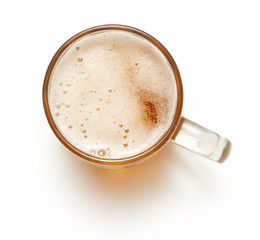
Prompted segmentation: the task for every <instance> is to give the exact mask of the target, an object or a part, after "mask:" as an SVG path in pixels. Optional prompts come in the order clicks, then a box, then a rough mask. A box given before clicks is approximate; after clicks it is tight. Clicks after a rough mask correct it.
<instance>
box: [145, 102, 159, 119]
mask: <svg viewBox="0 0 260 240" xmlns="http://www.w3.org/2000/svg"><path fill="white" fill-rule="evenodd" d="M143 104H144V106H145V108H144V112H145V118H146V120H148V121H150V122H152V123H157V122H158V120H157V110H156V107H155V105H154V103H152V102H150V101H143Z"/></svg>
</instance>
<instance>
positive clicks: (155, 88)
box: [49, 30, 177, 159]
mask: <svg viewBox="0 0 260 240" xmlns="http://www.w3.org/2000/svg"><path fill="white" fill-rule="evenodd" d="M176 98H177V89H176V82H175V77H174V73H173V71H172V69H171V66H170V64H169V62H168V60H167V59H166V57H165V56H164V55H163V54H162V53H161V51H160V50H159V49H158V48H157V47H156V46H155V45H154V44H153V43H151V42H150V41H148V40H146V39H145V38H143V37H141V36H139V35H137V34H135V33H131V32H127V31H123V30H104V31H100V32H95V33H92V34H88V35H86V36H84V37H82V38H80V39H79V40H78V41H76V42H74V43H73V44H72V45H70V46H69V47H68V48H67V49H66V51H65V52H64V53H63V55H62V56H61V57H60V59H59V60H58V61H57V63H56V66H55V68H54V70H53V72H52V76H51V79H50V85H49V107H50V111H51V114H52V116H53V119H54V122H55V124H56V126H57V127H58V129H59V131H60V132H61V133H62V135H63V136H64V137H65V138H66V139H67V141H69V142H70V143H71V144H72V145H74V146H75V147H76V148H77V149H79V150H81V151H83V152H85V153H87V154H90V155H93V156H98V157H101V158H107V159H120V158H127V157H131V156H134V155H137V154H140V153H142V152H144V151H146V150H148V149H149V148H151V147H152V146H154V145H155V144H156V143H157V142H158V140H159V139H160V138H161V137H162V136H163V135H164V134H165V133H166V132H167V130H168V129H169V127H170V125H171V123H172V120H173V118H174V114H175V110H176Z"/></svg>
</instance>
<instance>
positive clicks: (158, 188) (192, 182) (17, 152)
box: [0, 0, 260, 240]
mask: <svg viewBox="0 0 260 240" xmlns="http://www.w3.org/2000/svg"><path fill="white" fill-rule="evenodd" d="M259 4H260V3H259V1H258V0H256V1H253V0H244V1H240V0H236V1H232V0H219V1H210V0H205V1H203V0H197V1H187V0H186V1H185V0H179V1H163V0H161V1H157V2H155V1H142V0H139V1H136V0H132V1H115V0H107V1H97V0H96V1H88V0H85V1H77V0H74V1H54V0H52V1H26V0H24V1H5V2H2V3H1V6H0V11H1V14H0V22H1V38H0V41H1V55H0V56H1V57H0V61H1V71H0V73H1V85H0V87H1V94H0V98H1V99H0V100H1V118H0V121H1V124H0V127H1V132H0V133H1V139H2V141H1V161H0V164H1V165H0V194H1V196H0V221H1V223H0V238H1V239H3V240H5V239H26V240H29V239H63V240H65V239H79V240H81V239H91V240H96V239H97V240H99V239H108V240H109V239H113V240H114V239H138V240H139V239H142V240H146V239H149V240H153V239H171V240H172V239H178V240H182V239H200V240H204V239H205V240H206V239H207V240H208V239H211V240H213V239H250V240H254V239H260V229H259V221H260V220H259V216H260V194H259V192H260V188H259V183H260V174H259V171H260V157H259V148H260V145H259V144H260V141H259V135H260V127H259V124H260V114H259V112H260V108H259V103H260V85H259V82H260V14H259V12H260V5H259ZM107 23H117V24H125V25H130V26H133V27H137V28H140V29H142V30H144V31H146V32H148V33H150V34H151V35H153V36H154V37H155V38H157V39H158V40H159V41H161V42H162V43H163V44H164V45H165V47H166V48H167V49H168V50H169V51H170V52H171V54H172V56H173V57H174V59H175V61H176V62H177V65H178V67H179V70H180V72H181V75H182V80H183V85H184V111H183V115H184V116H186V117H188V118H190V119H192V120H194V121H195V122H198V123H199V124H201V125H203V126H205V127H207V128H209V129H212V130H214V131H216V132H218V133H220V134H222V135H223V136H225V137H227V138H229V139H230V140H231V141H232V143H233V149H232V152H231V155H230V157H229V159H228V160H227V161H226V162H225V163H224V164H218V163H214V162H211V161H208V160H207V159H204V158H202V157H199V156H196V155H194V154H193V153H190V152H187V151H186V150H184V149H182V148H180V147H178V146H175V145H174V144H170V143H169V144H168V145H167V146H166V147H165V148H164V149H163V150H162V151H161V152H160V153H158V154H157V155H156V156H154V157H153V158H151V159H150V160H148V161H147V162H145V163H143V164H141V165H139V166H137V167H132V168H128V169H121V170H106V169H100V168H96V167H92V166H88V165H83V164H82V163H81V162H80V161H79V160H78V159H76V158H75V157H74V156H72V154H71V153H69V152H68V151H67V150H66V149H65V148H64V147H63V146H62V145H61V144H60V142H59V141H58V140H57V139H56V137H55V136H54V134H53V133H52V131H51V129H50V127H49V125H48V123H47V120H46V118H45V115H44V111H43V107H42V99H41V94H42V92H41V91H42V83H43V78H44V75H45V71H46V69H47V66H48V64H49V62H50V60H51V58H52V56H53V55H54V53H55V52H56V50H57V49H58V48H59V47H60V45H61V44H62V43H63V42H65V41H66V40H67V39H68V38H70V37H71V36H73V35H74V34H76V33H77V32H79V31H81V30H84V29H86V28H89V27H92V26H95V25H100V24H107Z"/></svg>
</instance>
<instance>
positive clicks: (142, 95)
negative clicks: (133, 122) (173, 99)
mask: <svg viewBox="0 0 260 240" xmlns="http://www.w3.org/2000/svg"><path fill="white" fill-rule="evenodd" d="M137 94H138V96H139V104H140V105H139V106H140V113H141V120H142V122H143V123H145V125H147V126H155V125H156V124H157V123H160V122H163V120H164V118H165V116H166V115H167V113H168V111H169V106H168V99H167V98H166V97H164V96H163V95H162V94H159V93H154V92H152V91H148V90H146V89H141V90H139V91H138V92H137Z"/></svg>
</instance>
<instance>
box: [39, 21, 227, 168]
mask: <svg viewBox="0 0 260 240" xmlns="http://www.w3.org/2000/svg"><path fill="white" fill-rule="evenodd" d="M115 31H117V33H118V32H119V33H120V34H121V35H120V37H117V36H116V35H115V36H114V35H113V34H114V33H115ZM102 34H103V35H102ZM105 34H107V35H105ZM109 34H110V35H109ZM127 34H128V35H127ZM129 34H130V35H129ZM131 34H132V35H131ZM102 36H103V37H104V39H105V37H106V36H108V39H109V37H110V39H114V40H115V41H117V40H118V39H119V38H123V37H125V36H126V38H125V42H127V39H128V37H130V39H131V37H133V39H131V41H132V42H133V43H130V40H129V39H128V40H129V44H134V45H133V46H134V48H131V47H129V46H132V45H129V46H128V48H129V49H130V50H129V51H128V55H129V56H130V55H131V54H132V52H134V51H135V49H138V48H139V49H141V50H142V49H146V50H145V51H144V50H142V54H146V53H148V52H149V51H151V56H154V55H155V54H157V55H158V56H159V57H160V58H162V61H164V63H163V64H164V65H165V66H162V68H163V69H164V68H165V69H168V70H167V71H169V73H168V75H167V74H164V73H161V75H160V76H166V77H165V78H167V76H170V75H171V74H172V76H173V77H172V80H167V79H163V81H168V82H169V84H172V85H170V86H174V89H175V95H176V96H175V97H174V101H173V102H172V103H171V104H170V105H169V106H170V107H171V108H170V110H166V111H165V113H164V115H165V116H166V115H167V114H168V115H169V114H170V113H169V112H172V115H170V116H168V115H167V118H168V119H167V122H168V123H167V124H168V125H167V124H165V126H164V128H165V129H163V130H158V131H161V132H159V135H158V133H157V135H158V136H157V138H156V139H154V142H153V143H150V145H149V144H147V146H145V143H144V146H145V147H144V148H143V149H142V150H140V151H139V152H138V151H137V150H136V149H137V148H138V146H136V149H134V148H133V149H132V150H131V151H132V152H133V153H132V154H130V153H129V152H131V151H130V150H129V151H128V148H130V143H129V145H128V144H127V143H124V144H123V145H124V147H125V148H124V150H123V151H121V152H125V155H122V154H121V155H120V154H119V155H118V156H117V157H115V155H114V156H113V155H112V157H111V156H109V154H107V153H108V152H109V147H107V149H105V148H102V149H100V150H98V149H96V150H95V149H92V150H90V151H89V150H84V149H83V148H82V147H78V145H77V144H76V143H77V141H79V140H77V141H76V140H75V141H74V142H73V141H72V140H71V138H69V137H68V136H69V135H67V132H68V134H70V133H69V131H72V125H69V126H68V129H67V130H62V126H61V124H60V122H59V121H58V120H55V117H56V118H58V117H61V116H58V115H59V112H55V113H54V110H52V109H53V108H54V107H52V105H53V104H54V103H53V100H52V97H53V98H54V97H55V96H57V92H58V91H60V90H57V91H56V90H55V85H54V84H56V85H58V84H57V83H55V82H54V80H53V79H54V78H55V77H56V78H57V79H59V75H57V74H58V73H59V74H60V75H61V76H63V77H65V78H66V77H68V76H66V71H65V70H63V68H64V66H63V65H61V64H60V66H59V63H60V62H61V61H62V59H63V58H64V59H65V57H64V56H66V54H67V55H69V54H72V55H71V56H73V57H75V56H74V55H73V54H75V53H76V52H77V50H80V49H79V48H80V47H79V46H78V45H79V43H80V41H81V40H82V39H83V40H84V39H87V38H89V39H91V37H92V39H93V37H94V38H96V40H91V41H92V42H90V43H89V46H93V47H89V49H88V52H87V53H88V54H90V53H91V51H92V52H93V49H94V47H95V46H98V47H101V48H102V49H105V47H104V46H105V45H104V46H103V45H102V41H105V40H102V39H101V37H102ZM113 37H114V38H113ZM117 38H118V39H117ZM107 41H109V40H107ZM118 41H119V40H118ZM120 41H121V42H120ZM120 41H119V43H120V44H121V45H120V44H119V45H120V46H123V45H122V44H124V40H120ZM135 41H136V43H135ZM139 42H140V43H139ZM91 44H92V45H91ZM97 44H100V45H97ZM104 44H105V42H104ZM135 44H136V45H135ZM138 44H140V46H139V45H138ZM142 44H144V45H142ZM111 46H112V47H111V49H110V48H109V49H106V51H107V52H106V53H104V54H105V55H104V56H110V55H108V54H109V53H110V52H111V53H112V51H113V49H114V50H116V47H117V46H116V44H113V45H111ZM148 47H149V48H148ZM112 48H113V49H112ZM82 49H84V46H83V47H82ZM122 49H124V51H127V48H123V47H122ZM149 49H152V50H153V52H152V50H149ZM94 50H95V49H94ZM69 51H70V52H72V51H74V52H73V53H69ZM104 51H105V50H104ZM109 51H110V52H109ZM120 51H121V50H120ZM117 54H118V52H117ZM120 54H121V55H122V53H121V52H120ZM97 55H98V54H96V55H95V54H94V55H93V56H94V59H95V57H96V56H97ZM121 55H116V56H121ZM157 55H156V56H157ZM93 56H92V58H93ZM129 56H128V58H130V57H129ZM158 56H157V57H158ZM97 57H98V56H97ZM89 58H90V57H89ZM137 58H138V53H137ZM124 59H125V56H124ZM144 59H147V56H145V58H144ZM151 59H152V58H151ZM83 60H84V61H85V59H83V58H81V57H78V58H77V59H76V60H75V61H76V63H75V64H74V65H75V66H74V65H73V66H72V67H71V69H72V70H70V71H71V72H73V71H74V72H76V70H73V68H75V69H77V67H78V68H80V69H81V70H82V66H83V65H82V64H83V62H84V61H83ZM87 60H88V59H87ZM66 61H67V60H66V59H65V60H64V62H65V64H66ZM93 61H95V60H93ZM102 61H103V60H102ZM115 61H117V60H116V59H115ZM119 61H120V60H119ZM147 61H148V60H147ZM156 61H157V60H156ZM158 61H161V60H158ZM110 62H111V61H110ZM112 62H113V59H112ZM90 64H92V63H90ZM102 64H103V62H102V63H100V65H102ZM107 64H110V63H107ZM122 64H123V63H122ZM138 64H139V63H138V62H135V63H134V64H132V65H133V66H131V69H135V67H136V68H138V67H139V66H138ZM145 64H146V63H145V60H144V61H143V65H145ZM151 64H153V63H151ZM97 65H99V63H97ZM118 65H120V66H119V68H120V67H121V63H120V62H119V64H118ZM118 65H117V66H118ZM139 65H141V64H139ZM84 66H87V68H88V65H84ZM101 67H102V66H101ZM167 67H168V68H167ZM99 68H100V66H99ZM147 69H148V73H146V74H148V75H149V71H150V70H149V69H151V67H149V68H147ZM154 69H155V71H156V67H155V68H154ZM115 71H116V68H115ZM133 71H135V72H136V74H137V70H133ZM151 71H152V70H151ZM165 71H166V70H165ZM57 72H58V73H57ZM55 74H56V75H55ZM80 74H81V73H80ZM82 74H85V72H84V71H82ZM98 74H99V73H97V75H98ZM109 74H110V73H109ZM111 74H112V73H111ZM153 75H154V73H153ZM74 77H75V76H74ZM108 77H109V76H108ZM72 78H73V77H72ZM76 78H79V79H82V77H79V76H77V77H76ZM86 79H87V77H86ZM129 79H130V78H129ZM148 80H149V79H148ZM55 81H56V80H55ZM77 81H78V80H77ZM77 81H76V82H77ZM101 81H104V80H101ZM151 81H152V80H151ZM171 81H172V82H171ZM52 82H54V83H52ZM76 82H75V85H76ZM93 83H96V82H93ZM72 84H73V82H72ZM77 84H78V83H77ZM59 85H60V86H61V85H65V82H64V83H63V82H59ZM67 85H68V87H67V88H68V89H69V86H70V85H71V83H70V82H67ZM84 86H85V85H84ZM86 86H87V85H86ZM90 86H91V84H90ZM133 86H134V85H133ZM52 88H53V89H52ZM56 88H58V87H56ZM137 88H138V87H137ZM98 89H99V91H103V89H102V87H101V89H100V87H99V88H97V90H96V91H98ZM55 91H56V92H55ZM74 91H75V90H74ZM76 91H79V92H80V91H82V89H81V88H80V87H79V88H78V89H76ZM96 91H94V90H90V92H88V93H85V94H94V93H96ZM144 91H146V90H144ZM153 91H154V90H153ZM158 91H159V90H158ZM166 91H167V90H166ZM171 91H172V92H174V91H173V90H171V89H170V90H169V93H171ZM93 92H94V93H93ZM108 92H109V94H110V95H111V94H113V92H112V89H109V91H108ZM114 92H115V90H114ZM83 93H84V92H82V94H83ZM102 93H103V92H102ZM102 93H100V94H102ZM63 94H64V96H65V95H66V94H67V90H63ZM77 94H78V93H77ZM126 94H127V93H126ZM167 94H168V93H167ZM167 94H166V95H167ZM52 95H53V96H52ZM61 95H62V93H61ZM67 95H68V94H67ZM83 95H84V94H83ZM110 95H108V96H110ZM123 95H124V94H123ZM89 96H90V95H89ZM91 96H92V95H91ZM153 96H156V95H152V97H151V99H152V100H153V98H154V97H153ZM169 96H170V95H169ZM62 97H63V95H62ZM63 98H64V97H63ZM83 98H84V97H83ZM76 99H77V98H76ZM121 99H122V100H124V99H123V98H121ZM137 99H141V98H140V97H138V98H137ZM99 100H102V98H99ZM152 100H149V101H143V108H140V109H143V110H144V113H142V114H143V115H142V116H144V119H145V120H147V119H148V120H150V121H151V124H153V125H156V124H157V116H158V112H160V109H156V108H155V105H153V104H152V103H151V101H152ZM74 102H75V99H74ZM103 102H104V101H103ZM107 102H109V101H107ZM166 102H170V101H168V100H167V101H166ZM55 104H56V107H57V109H58V108H61V107H62V108H64V109H65V108H66V107H69V104H67V105H66V104H65V103H64V102H61V103H58V104H57V103H55ZM118 104H119V102H118ZM155 104H156V103H155ZM62 105H66V107H65V106H62ZM81 105H82V106H83V103H81ZM89 105H91V103H89ZM182 105H183V89H182V82H181V76H180V73H179V70H178V68H177V65H176V63H175V61H174V60H173V58H172V56H171V55H170V53H169V52H168V51H167V49H166V48H165V47H164V46H163V45H162V44H161V43H160V42H159V41H157V40H156V39H155V38H154V37H152V36H150V35H149V34H147V33H145V32H143V31H141V30H139V29H136V28H133V27H129V26H123V25H102V26H97V27H93V28H89V29H87V30H84V31H82V32H80V33H78V34H76V35H75V36H73V37H72V38H70V39H69V40H68V41H66V42H65V43H64V44H63V45H62V46H61V47H60V49H59V50H58V51H57V52H56V54H55V55H54V57H53V59H52V60H51V62H50V64H49V67H48V69H47V72H46V75H45V79H44V83H43V106H44V110H45V114H46V117H47V120H48V122H49V124H50V127H51V129H52V130H53V132H54V134H55V135H56V137H57V138H58V139H59V140H60V141H61V143H62V144H63V145H64V146H65V147H66V148H67V149H68V150H70V151H71V152H72V153H74V154H75V155H76V156H78V157H80V158H81V159H83V160H86V161H87V162H90V163H94V164H96V165H98V166H106V167H124V166H130V165H134V164H137V163H139V162H142V161H143V160H145V159H147V158H148V157H150V156H151V155H152V154H154V153H156V152H157V151H159V150H161V149H162V148H163V147H164V146H165V144H167V143H168V142H169V141H172V142H174V143H177V144H178V145H180V146H182V147H184V148H186V149H188V150H191V151H192V152H194V153H196V154H199V155H201V156H203V157H206V158H208V159H210V160H213V161H215V162H219V163H222V162H224V161H225V159H226V158H227V157H228V155H229V153H230V150H231V143H230V141H229V140H228V139H226V138H224V137H222V136H220V135H218V134H217V133H215V132H212V131H210V130H208V129H206V128H204V127H202V126H200V125H198V124H196V123H194V122H192V121H190V120H188V119H187V118H184V117H183V116H182ZM87 107H90V106H87ZM91 107H96V106H91ZM116 107H117V106H116V105H114V108H116ZM82 109H83V108H82ZM172 109H174V111H173V110H172ZM96 110H97V111H98V110H100V109H99V108H96ZM127 110H128V109H127ZM64 111H65V110H64ZM71 111H74V110H73V107H72V106H71ZM129 111H130V110H129ZM138 111H139V110H138ZM74 112H75V111H74ZM74 112H72V115H71V117H72V118H73V117H74V116H76V115H77V114H79V112H80V113H81V114H82V110H80V111H78V112H77V113H76V112H75V113H74ZM83 112H84V111H83ZM88 114H89V115H91V114H92V111H89V112H88ZM95 114H97V113H95ZM138 114H139V113H138ZM55 115H56V116H55ZM130 115H131V114H130ZM139 115H140V114H139ZM139 115H138V116H139ZM57 116H58V117H57ZM64 116H65V115H64ZM64 116H63V117H64ZM79 116H80V115H79ZM96 116H98V115H96ZM112 117H115V116H112ZM60 119H61V118H60ZM66 119H68V116H65V117H64V122H66V123H67V122H68V120H66ZM75 119H76V120H75ZM75 119H74V120H75V122H77V121H78V120H77V117H76V118H75ZM85 120H88V119H87V118H86V119H85ZM95 121H102V119H101V118H100V117H96V119H95V120H93V124H94V123H95ZM105 123H106V122H105ZM114 123H116V121H114ZM77 124H78V125H79V123H78V122H77ZM84 124H85V125H88V123H87V122H84V123H81V126H83V125H84ZM117 124H118V123H117ZM138 124H139V123H136V125H138ZM93 126H94V125H93ZM93 126H90V129H89V131H92V132H94V134H95V131H97V130H98V129H95V127H93ZM122 126H123V124H121V125H120V123H119V127H122ZM76 128H78V129H82V132H83V133H84V132H85V133H86V132H87V130H86V129H83V128H80V126H76ZM142 128H143V127H142V126H141V129H142ZM153 129H154V128H151V131H154V130H153ZM75 131H76V130H75ZM120 131H121V130H120ZM124 131H125V133H127V132H129V129H127V128H126V129H124ZM148 131H149V130H148ZM118 133H119V130H118V131H117V132H115V134H118ZM148 134H149V132H148ZM83 135H84V134H83ZM83 135H82V137H83ZM137 135H138V134H137ZM139 135H140V136H142V135H141V134H139ZM87 137H88V136H87V135H84V138H86V143H84V144H85V145H86V146H87V144H88V142H87V141H88V140H87V139H88V138H87ZM123 137H124V138H127V135H123ZM72 138H73V137H72ZM82 139H83V138H82ZM100 139H101V138H100ZM102 140H103V139H102ZM149 140H150V139H148V138H147V139H146V140H145V141H149ZM80 141H83V140H80ZM145 141H144V142H145ZM109 142H111V144H112V142H113V136H112V138H111V139H110V140H109V141H108V144H109ZM131 143H132V144H133V145H134V144H135V143H134V140H132V142H131ZM142 144H143V143H142ZM119 152H120V151H119Z"/></svg>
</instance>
